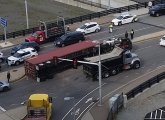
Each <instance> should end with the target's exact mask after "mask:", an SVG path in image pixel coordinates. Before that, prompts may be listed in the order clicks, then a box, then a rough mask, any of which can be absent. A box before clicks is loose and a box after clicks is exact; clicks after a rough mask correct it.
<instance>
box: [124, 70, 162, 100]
mask: <svg viewBox="0 0 165 120" xmlns="http://www.w3.org/2000/svg"><path fill="white" fill-rule="evenodd" d="M163 79H165V72H162V73H160V74H158V75H157V76H155V77H153V78H150V79H149V80H147V81H146V82H144V83H142V84H140V85H139V86H137V87H135V88H134V89H132V90H131V91H129V92H128V93H126V95H127V99H128V100H129V99H131V98H134V97H135V96H136V95H137V94H139V93H141V92H143V91H144V90H145V89H147V88H150V87H151V86H152V85H154V84H155V83H159V82H160V81H161V80H163Z"/></svg>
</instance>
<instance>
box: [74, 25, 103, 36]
mask: <svg viewBox="0 0 165 120" xmlns="http://www.w3.org/2000/svg"><path fill="white" fill-rule="evenodd" d="M76 31H80V32H82V33H84V34H88V33H92V32H99V31H100V26H99V24H97V22H89V23H85V24H84V25H82V26H81V27H80V28H77V29H76Z"/></svg>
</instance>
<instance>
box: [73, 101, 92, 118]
mask: <svg viewBox="0 0 165 120" xmlns="http://www.w3.org/2000/svg"><path fill="white" fill-rule="evenodd" d="M93 103H94V102H92V103H91V104H90V105H88V107H86V108H85V109H84V110H83V112H82V113H81V114H80V115H79V116H78V117H77V119H76V120H79V118H80V117H81V115H82V114H83V113H84V112H85V111H86V110H87V109H88V108H89V107H90V106H91V105H92V104H93Z"/></svg>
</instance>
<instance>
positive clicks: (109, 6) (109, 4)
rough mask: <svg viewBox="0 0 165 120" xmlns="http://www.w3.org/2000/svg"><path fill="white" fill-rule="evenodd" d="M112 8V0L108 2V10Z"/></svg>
mask: <svg viewBox="0 0 165 120" xmlns="http://www.w3.org/2000/svg"><path fill="white" fill-rule="evenodd" d="M110 8H111V0H109V1H108V9H110Z"/></svg>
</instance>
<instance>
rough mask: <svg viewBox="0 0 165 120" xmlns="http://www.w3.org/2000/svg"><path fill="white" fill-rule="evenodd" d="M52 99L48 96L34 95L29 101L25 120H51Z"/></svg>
mask: <svg viewBox="0 0 165 120" xmlns="http://www.w3.org/2000/svg"><path fill="white" fill-rule="evenodd" d="M51 114H52V97H49V95H48V94H32V95H31V96H30V97H29V99H28V101H27V116H26V117H25V119H24V120H50V119H51Z"/></svg>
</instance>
